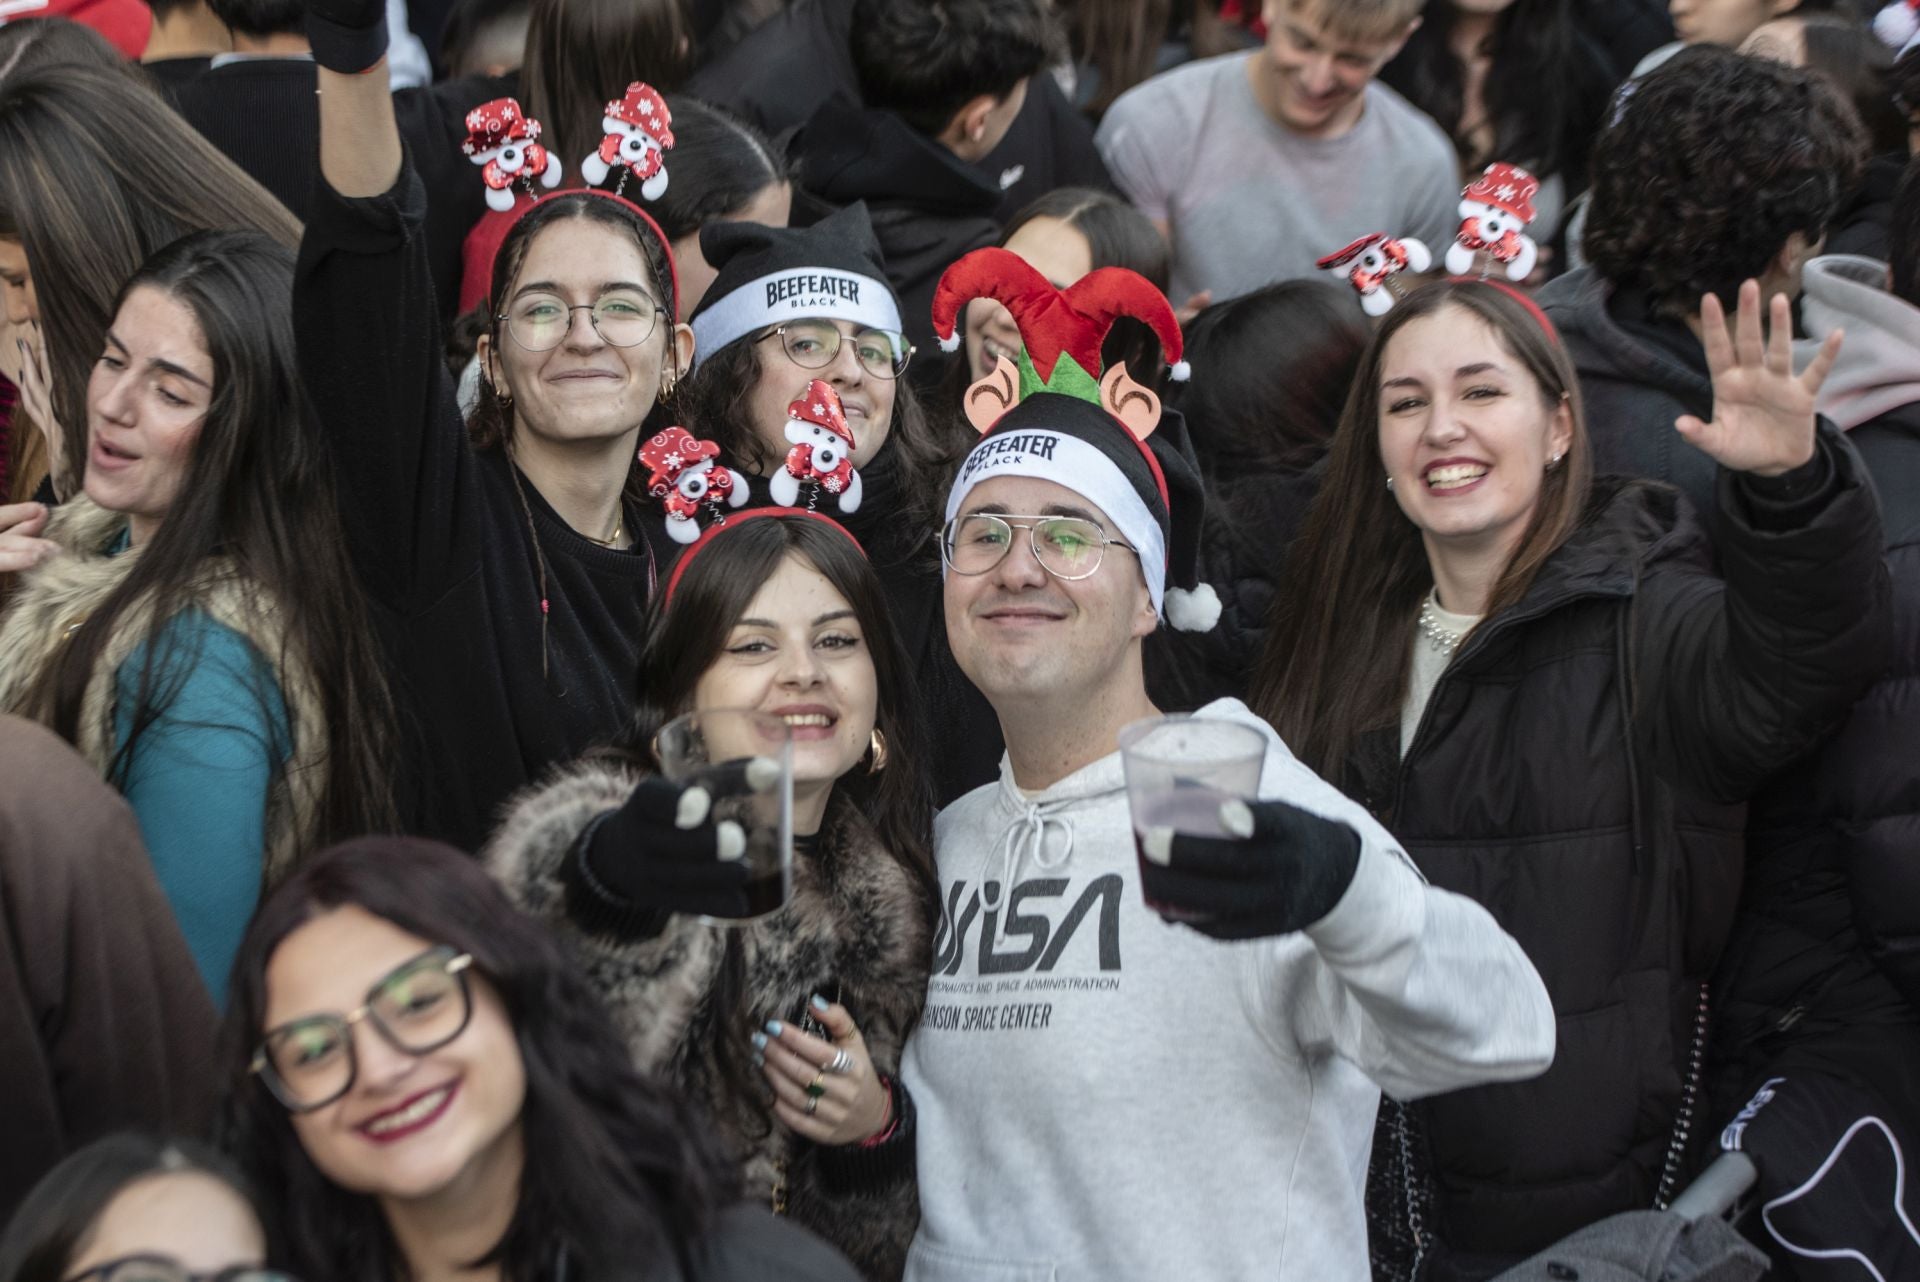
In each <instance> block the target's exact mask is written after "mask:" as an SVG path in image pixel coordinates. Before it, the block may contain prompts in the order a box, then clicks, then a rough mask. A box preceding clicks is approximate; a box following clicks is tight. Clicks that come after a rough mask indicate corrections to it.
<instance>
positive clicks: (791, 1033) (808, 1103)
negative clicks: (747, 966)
mask: <svg viewBox="0 0 1920 1282" xmlns="http://www.w3.org/2000/svg"><path fill="white" fill-rule="evenodd" d="M810 1005H811V1006H812V1014H813V1017H814V1018H815V1019H817V1020H819V1021H820V1023H821V1024H822V1025H823V1026H824V1027H825V1028H826V1030H827V1034H828V1037H830V1038H831V1039H832V1040H830V1041H829V1040H826V1039H823V1038H819V1037H814V1036H811V1035H809V1034H807V1033H803V1032H801V1031H800V1030H799V1029H798V1028H795V1027H794V1026H793V1025H791V1024H784V1023H781V1022H780V1021H779V1020H777V1019H776V1020H770V1021H768V1023H767V1025H766V1026H765V1027H764V1028H761V1029H759V1030H757V1031H755V1032H754V1033H753V1034H752V1038H751V1040H752V1042H753V1049H754V1063H755V1064H756V1065H757V1066H758V1067H759V1069H760V1072H761V1073H762V1074H764V1075H765V1077H766V1079H767V1085H769V1086H770V1087H772V1088H773V1115H774V1116H775V1117H777V1118H778V1119H780V1122H781V1124H782V1125H783V1126H785V1127H786V1128H787V1129H788V1130H790V1131H792V1132H793V1133H794V1134H795V1135H798V1136H800V1137H801V1138H803V1139H809V1140H812V1141H813V1142H814V1143H816V1144H859V1143H862V1142H863V1141H866V1140H869V1139H872V1138H873V1137H874V1136H876V1135H878V1134H880V1133H881V1132H883V1131H885V1130H886V1129H887V1127H888V1126H889V1125H891V1124H892V1121H893V1101H892V1095H891V1092H889V1091H888V1089H887V1087H886V1084H885V1083H884V1082H882V1081H881V1080H880V1074H879V1073H878V1072H877V1071H875V1069H874V1067H873V1057H872V1056H871V1055H869V1054H868V1053H867V1043H866V1040H865V1039H864V1038H862V1037H861V1036H860V1030H859V1029H858V1028H855V1027H854V1024H853V1017H852V1016H851V1015H849V1014H847V1011H846V1008H845V1007H843V1006H840V1005H838V1004H837V1003H833V1002H829V1001H827V1000H826V999H825V998H824V997H815V998H814V999H813V1001H812V1002H811V1003H810Z"/></svg>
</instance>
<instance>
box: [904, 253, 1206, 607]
mask: <svg viewBox="0 0 1920 1282" xmlns="http://www.w3.org/2000/svg"><path fill="white" fill-rule="evenodd" d="M975 298H991V299H993V300H994V301H996V302H998V303H1000V304H1001V305H1003V306H1004V307H1006V309H1007V310H1008V311H1010V312H1012V313H1013V319H1014V323H1015V324H1016V325H1018V326H1019V327H1020V337H1021V341H1022V347H1021V351H1020V353H1019V355H1018V357H1017V358H1014V359H1009V358H1008V357H1006V356H1001V357H1000V358H999V359H998V361H996V362H995V365H994V368H993V369H992V370H990V371H989V372H988V373H987V374H986V375H985V376H983V377H982V378H980V379H978V380H977V381H976V382H974V384H973V385H972V386H971V387H969V388H968V389H967V393H966V396H965V398H964V400H963V404H964V406H965V409H966V413H967V417H968V419H969V420H970V421H971V422H972V423H973V425H974V426H975V427H976V428H978V429H979V430H980V432H981V438H980V443H979V444H978V445H976V446H974V447H973V449H972V451H971V452H970V453H968V455H967V458H966V461H965V462H964V463H962V464H961V466H960V471H959V472H958V473H957V474H956V476H955V478H954V482H953V488H952V489H951V490H950V491H948V494H947V520H948V521H949V522H951V521H953V520H954V519H955V518H957V517H959V516H961V515H963V514H964V513H965V512H966V510H967V508H966V504H967V497H968V495H969V494H971V493H972V491H973V490H974V489H975V488H976V487H977V486H979V485H982V484H984V483H986V482H988V481H991V480H993V479H995V478H997V477H1003V476H1020V477H1029V478H1034V479H1037V480H1043V481H1051V482H1053V483H1054V484H1057V485H1060V486H1062V487H1063V488H1065V489H1068V490H1071V491H1073V492H1074V493H1075V494H1078V495H1081V496H1082V497H1084V498H1085V499H1087V500H1088V501H1089V502H1091V503H1092V504H1093V505H1094V506H1095V507H1097V508H1099V509H1100V510H1101V511H1102V512H1104V513H1105V514H1106V515H1107V517H1108V519H1109V520H1110V521H1111V522H1112V524H1113V526H1114V532H1115V533H1117V534H1119V535H1120V537H1121V538H1122V539H1123V540H1124V541H1125V542H1126V544H1127V545H1128V546H1129V547H1131V548H1133V549H1134V550H1135V551H1136V552H1137V553H1138V554H1139V566H1140V572H1141V574H1142V576H1143V577H1144V578H1145V580H1146V585H1147V594H1148V596H1149V597H1150V598H1151V599H1152V601H1153V608H1154V611H1155V612H1156V613H1158V614H1159V615H1160V617H1161V618H1163V619H1164V620H1166V621H1167V622H1168V623H1169V624H1171V625H1172V626H1173V627H1175V628H1178V629H1180V630H1181V631H1185V632H1205V631H1207V630H1208V629H1210V628H1212V627H1213V626H1214V624H1215V623H1217V622H1218V621H1219V618H1220V599H1219V597H1218V596H1217V595H1216V594H1215V593H1214V590H1213V588H1212V587H1210V586H1209V585H1207V584H1205V583H1202V582H1200V581H1199V561H1200V529H1201V523H1202V519H1203V518H1204V516H1205V507H1206V498H1205V490H1204V488H1203V486H1202V485H1201V482H1200V465H1199V462H1198V461H1197V460H1196V459H1195V457H1194V453H1193V445H1192V443H1191V442H1190V441H1189V440H1188V439H1187V428H1186V422H1185V420H1184V419H1182V418H1181V417H1180V415H1179V414H1177V413H1172V412H1167V413H1162V408H1161V404H1160V398H1159V396H1158V395H1156V394H1155V393H1154V391H1153V389H1152V388H1149V387H1146V386H1144V385H1143V384H1141V383H1138V382H1135V381H1134V379H1133V376H1132V375H1131V374H1129V373H1128V372H1127V368H1126V365H1125V364H1124V363H1122V364H1116V365H1114V366H1113V367H1112V368H1111V369H1103V368H1102V367H1101V364H1100V345H1101V343H1102V342H1104V341H1105V339H1106V337H1107V332H1108V331H1109V330H1110V329H1112V328H1113V323H1114V322H1115V321H1116V320H1119V319H1121V318H1122V317H1127V318H1131V319H1133V320H1137V321H1141V322H1143V323H1144V324H1146V325H1147V326H1148V327H1150V328H1151V329H1152V330H1153V332H1154V333H1155V334H1156V335H1157V336H1158V337H1159V339H1160V344H1161V347H1162V348H1163V350H1164V351H1165V352H1166V354H1167V357H1168V359H1169V360H1171V361H1173V363H1174V364H1173V371H1172V373H1173V377H1174V378H1175V379H1176V380H1184V379H1186V377H1187V375H1188V370H1187V365H1186V362H1185V361H1183V360H1181V359H1180V353H1181V339H1180V326H1179V324H1178V323H1177V322H1176V321H1175V320H1174V316H1173V308H1172V307H1170V306H1168V304H1167V300H1166V296H1165V295H1163V294H1161V292H1160V291H1159V290H1157V289H1155V288H1154V287H1153V286H1152V285H1150V284H1148V283H1147V281H1146V279H1145V278H1143V277H1141V276H1139V275H1136V274H1135V273H1133V272H1130V271H1127V270H1125V269H1124V268H1119V267H1103V268H1101V269H1100V270H1099V271H1096V272H1093V273H1090V274H1089V275H1087V276H1084V277H1082V278H1081V279H1080V280H1078V281H1076V282H1075V283H1074V284H1072V285H1069V286H1068V287H1067V288H1065V289H1059V288H1056V287H1055V286H1054V285H1053V284H1052V282H1050V281H1048V280H1047V279H1046V277H1044V276H1042V275H1041V274H1040V273H1039V272H1037V271H1035V270H1034V269H1033V267H1032V266H1030V265H1029V264H1028V263H1027V262H1026V260H1024V259H1022V258H1020V257H1018V256H1017V255H1015V254H1010V253H1008V252H1007V251H1006V250H1004V249H978V250H975V251H974V252H973V253H971V254H968V255H967V256H966V257H965V258H962V259H961V260H960V261H959V262H957V263H955V264H954V265H953V266H952V267H949V268H948V269H947V272H946V275H944V276H942V277H941V278H940V284H939V285H938V287H937V288H936V289H935V290H934V295H933V328H934V332H935V333H936V334H937V335H939V336H940V339H941V343H940V345H941V346H942V347H944V348H946V349H947V350H949V351H951V350H953V349H954V348H955V347H957V346H959V341H958V337H957V335H956V333H955V331H956V329H957V322H958V320H959V316H960V309H961V308H963V307H965V306H966V305H967V304H968V303H969V302H971V301H972V300H973V299H975ZM1126 559H1127V560H1129V561H1131V560H1132V559H1133V558H1131V557H1129V558H1126Z"/></svg>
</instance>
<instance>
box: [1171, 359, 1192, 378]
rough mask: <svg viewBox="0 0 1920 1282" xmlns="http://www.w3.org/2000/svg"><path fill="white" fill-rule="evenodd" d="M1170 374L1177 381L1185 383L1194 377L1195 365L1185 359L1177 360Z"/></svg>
mask: <svg viewBox="0 0 1920 1282" xmlns="http://www.w3.org/2000/svg"><path fill="white" fill-rule="evenodd" d="M1169 376H1170V377H1171V378H1172V379H1173V381H1174V382H1176V383H1184V382H1186V381H1187V380H1188V379H1190V378H1192V377H1193V366H1191V365H1189V364H1188V363H1187V362H1185V361H1175V362H1174V363H1173V369H1172V370H1171V371H1169Z"/></svg>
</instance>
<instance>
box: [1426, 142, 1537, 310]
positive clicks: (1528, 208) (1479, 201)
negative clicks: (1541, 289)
mask: <svg viewBox="0 0 1920 1282" xmlns="http://www.w3.org/2000/svg"><path fill="white" fill-rule="evenodd" d="M1539 191H1540V180H1539V179H1538V178H1535V177H1534V176H1533V175H1532V174H1530V173H1528V172H1527V171H1526V170H1524V169H1522V168H1520V166H1518V165H1509V164H1507V163H1506V162H1505V161H1499V162H1496V163H1494V164H1491V165H1488V166H1487V168H1486V171H1485V172H1484V173H1482V174H1481V175H1480V176H1479V177H1478V178H1476V179H1474V180H1473V181H1472V182H1471V183H1468V184H1467V186H1466V189H1465V190H1464V191H1462V192H1461V193H1460V219H1461V222H1460V230H1459V232H1457V233H1456V234H1455V236H1454V240H1453V244H1452V245H1450V246H1448V248H1447V270H1448V271H1449V272H1451V273H1452V274H1453V275H1455V276H1465V275H1466V274H1467V273H1468V272H1470V271H1471V270H1473V263H1474V258H1475V256H1476V255H1478V254H1480V253H1481V252H1482V251H1484V252H1485V253H1486V254H1487V255H1488V256H1489V257H1490V259H1491V260H1492V261H1493V262H1494V263H1497V264H1499V265H1500V267H1501V269H1502V270H1503V271H1504V272H1505V273H1506V277H1507V279H1508V280H1515V281H1518V280H1525V279H1526V278H1527V277H1528V276H1530V275H1531V274H1532V273H1533V267H1534V264H1535V262H1537V261H1538V260H1539V256H1540V247H1539V246H1538V245H1536V244H1534V242H1533V238H1532V237H1530V236H1528V235H1527V225H1528V224H1529V223H1531V222H1532V221H1533V218H1534V209H1533V198H1534V196H1535V195H1536V194H1538V193H1539Z"/></svg>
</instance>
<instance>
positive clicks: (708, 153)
mask: <svg viewBox="0 0 1920 1282" xmlns="http://www.w3.org/2000/svg"><path fill="white" fill-rule="evenodd" d="M667 109H668V110H669V111H671V112H672V113H673V150H672V151H671V152H668V153H667V162H668V168H667V172H668V173H670V174H671V175H672V177H673V181H671V182H670V183H668V184H667V189H666V190H665V191H663V192H661V193H660V198H659V199H658V200H650V201H648V202H647V212H648V213H650V214H652V215H653V217H654V219H655V221H657V222H658V223H659V224H660V230H661V231H663V232H665V233H666V237H667V239H668V240H669V241H678V240H681V239H682V238H684V237H687V236H692V235H694V234H696V233H697V232H699V230H700V229H701V228H702V227H705V226H706V225H707V224H708V223H710V222H713V221H715V220H716V219H720V218H726V217H728V216H730V215H733V214H737V213H739V212H740V211H741V210H742V209H745V208H746V207H747V206H748V205H749V204H751V203H753V198H754V197H755V196H758V195H759V194H760V193H761V192H763V191H765V190H766V189H767V188H768V187H771V186H773V185H774V184H775V183H783V182H790V181H792V178H793V173H792V166H791V165H790V164H789V162H788V161H787V159H786V158H785V157H783V156H782V155H781V154H780V152H779V151H778V149H776V148H775V147H774V145H773V143H771V142H770V141H768V139H767V136H766V135H765V134H763V133H761V132H760V131H759V130H758V129H755V128H754V127H753V126H752V125H750V124H748V123H747V122H746V121H744V120H742V119H740V117H738V116H736V115H734V114H732V113H731V112H727V111H723V110H721V109H720V108H718V107H715V106H712V105H710V104H708V103H704V102H701V101H700V100H699V99H698V98H689V97H687V96H686V95H685V94H668V95H667ZM609 181H611V180H609Z"/></svg>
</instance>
